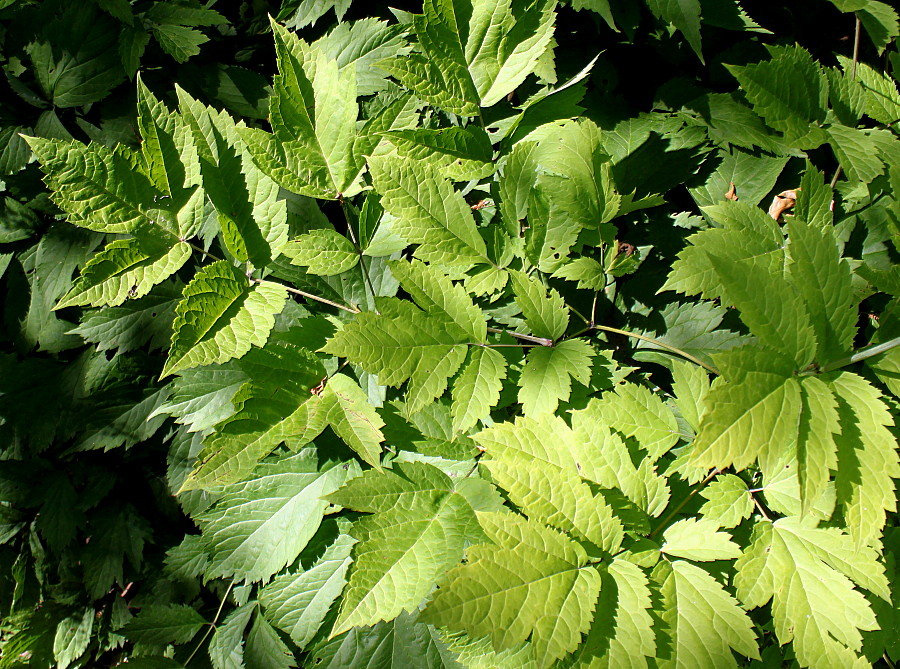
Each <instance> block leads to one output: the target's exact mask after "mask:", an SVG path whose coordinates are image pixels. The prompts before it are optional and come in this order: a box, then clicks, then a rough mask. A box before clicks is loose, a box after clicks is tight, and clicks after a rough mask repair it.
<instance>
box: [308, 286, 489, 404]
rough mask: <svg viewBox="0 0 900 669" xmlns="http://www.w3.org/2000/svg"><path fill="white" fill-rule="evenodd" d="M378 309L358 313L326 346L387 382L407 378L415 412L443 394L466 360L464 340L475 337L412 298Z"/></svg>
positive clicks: (393, 383)
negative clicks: (419, 305) (451, 326)
mask: <svg viewBox="0 0 900 669" xmlns="http://www.w3.org/2000/svg"><path fill="white" fill-rule="evenodd" d="M379 308H380V310H381V313H380V314H375V313H371V312H363V313H361V314H359V315H358V316H357V317H356V319H355V320H354V321H353V322H351V323H348V324H347V325H345V326H344V328H343V329H342V330H339V331H338V332H337V333H336V334H335V335H334V337H332V338H331V339H330V340H329V341H328V343H327V344H326V345H325V347H324V348H323V349H322V350H323V351H325V352H326V353H329V354H330V355H336V356H338V357H341V358H348V359H349V360H351V361H352V362H354V363H356V364H358V365H360V366H361V367H362V368H363V369H364V370H366V371H367V372H370V373H372V374H377V375H378V380H379V382H380V383H382V384H384V385H387V386H395V387H396V386H399V385H400V384H401V383H403V382H404V381H406V380H407V379H409V388H408V392H407V401H413V407H410V409H409V411H410V413H415V412H416V411H418V410H419V409H421V408H422V407H424V406H425V405H426V404H428V403H429V402H430V401H431V400H433V399H434V398H436V397H439V396H440V395H442V394H443V392H444V390H446V388H447V380H448V379H449V378H450V377H451V376H452V375H453V374H455V373H456V371H457V370H458V369H459V367H460V365H462V363H463V360H464V359H465V356H466V348H467V347H466V344H468V343H474V342H471V341H470V339H469V337H468V336H460V335H461V333H460V332H458V331H457V330H456V329H455V328H454V329H448V328H447V327H446V321H445V320H443V319H440V318H435V317H433V316H431V315H429V314H426V313H425V312H423V311H420V310H419V309H417V308H416V307H415V306H414V305H413V304H411V303H410V302H405V301H401V300H393V299H391V300H385V301H382V302H379Z"/></svg>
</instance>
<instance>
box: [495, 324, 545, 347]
mask: <svg viewBox="0 0 900 669" xmlns="http://www.w3.org/2000/svg"><path fill="white" fill-rule="evenodd" d="M487 331H488V332H493V333H495V334H508V335H509V336H510V337H515V338H516V339H524V340H525V341H531V342H534V343H535V344H540V345H541V346H553V340H552V339H547V338H545V337H532V336H531V335H527V334H519V333H518V332H508V331H507V330H500V329H498V328H488V329H487Z"/></svg>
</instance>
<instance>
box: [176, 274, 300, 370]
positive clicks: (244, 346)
mask: <svg viewBox="0 0 900 669" xmlns="http://www.w3.org/2000/svg"><path fill="white" fill-rule="evenodd" d="M286 299H287V291H286V290H285V289H284V287H283V286H280V285H278V284H275V283H269V282H261V283H258V284H256V285H252V286H251V284H250V283H249V281H248V280H247V278H246V277H245V276H244V274H243V272H241V271H240V270H239V269H237V268H235V267H232V266H231V265H229V264H228V263H227V262H225V261H219V262H214V263H212V264H210V265H207V266H206V267H204V268H203V269H201V270H200V271H199V272H197V274H196V275H194V278H193V280H192V281H191V282H190V283H189V284H188V285H187V286H186V287H185V289H184V299H183V300H182V301H181V302H180V303H179V304H178V306H177V307H176V309H175V314H176V316H175V323H174V326H173V327H174V333H173V335H172V348H171V350H170V351H169V357H168V359H167V360H166V366H165V367H164V368H163V371H162V374H161V375H160V378H163V377H165V376H168V375H169V374H173V373H175V372H177V371H179V370H182V369H188V368H190V367H197V366H198V365H206V364H209V363H211V362H219V363H221V362H225V361H226V360H230V359H231V358H238V357H240V356H242V355H243V354H244V353H246V352H247V351H249V350H250V348H251V346H262V345H263V344H265V342H266V339H267V338H268V336H269V332H270V331H271V329H272V326H273V325H274V324H275V314H277V313H279V312H280V311H281V310H282V309H283V308H284V302H285V300H286Z"/></svg>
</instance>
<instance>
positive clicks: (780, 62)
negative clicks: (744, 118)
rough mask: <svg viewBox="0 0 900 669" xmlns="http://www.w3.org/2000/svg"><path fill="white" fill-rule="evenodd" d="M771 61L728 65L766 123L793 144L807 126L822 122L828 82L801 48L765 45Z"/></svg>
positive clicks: (799, 138) (803, 135)
mask: <svg viewBox="0 0 900 669" xmlns="http://www.w3.org/2000/svg"><path fill="white" fill-rule="evenodd" d="M766 48H767V49H768V51H769V55H770V56H771V58H770V59H769V60H767V61H763V62H760V63H755V64H752V65H743V66H741V65H727V66H726V67H727V68H728V71H729V72H731V74H733V75H734V77H735V78H736V79H737V80H738V83H740V85H741V88H742V89H743V91H744V93H746V95H747V99H748V100H750V102H751V104H752V105H753V110H754V111H755V112H756V113H757V114H759V115H760V116H762V117H763V118H764V119H765V121H766V123H768V124H769V125H770V126H771V127H773V128H775V129H776V130H780V131H781V132H783V133H784V135H785V140H786V141H787V142H789V143H792V144H795V143H797V142H799V141H801V140H802V139H803V138H804V137H805V136H806V135H807V134H808V133H809V131H810V125H811V124H814V123H817V122H819V123H821V122H822V121H824V120H825V110H826V106H827V101H828V82H827V80H826V78H825V74H824V73H823V72H822V70H821V68H820V67H819V65H818V63H816V61H815V60H813V58H812V56H810V54H809V52H808V51H806V50H805V49H803V48H802V47H800V46H767V47H766Z"/></svg>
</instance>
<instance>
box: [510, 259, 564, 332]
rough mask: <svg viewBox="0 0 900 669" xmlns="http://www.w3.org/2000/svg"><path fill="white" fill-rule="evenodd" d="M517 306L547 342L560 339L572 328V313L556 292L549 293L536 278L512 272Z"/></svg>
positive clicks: (534, 330) (529, 325)
mask: <svg viewBox="0 0 900 669" xmlns="http://www.w3.org/2000/svg"><path fill="white" fill-rule="evenodd" d="M509 278H510V280H511V281H512V287H513V293H514V294H515V297H516V304H518V305H519V308H521V309H522V315H523V316H524V317H525V322H526V323H527V324H528V327H529V329H530V330H531V332H532V334H534V335H535V336H537V337H544V338H546V339H559V338H560V337H562V336H563V335H564V334H565V332H566V327H568V325H569V312H568V310H567V309H566V303H565V302H564V301H563V299H562V297H560V295H559V293H557V292H556V291H555V290H554V289H553V288H550V289H549V293H548V289H547V288H546V287H545V286H544V284H542V283H541V281H540V279H538V278H537V277H535V276H527V275H525V274H523V273H522V272H517V271H511V272H510V273H509Z"/></svg>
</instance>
